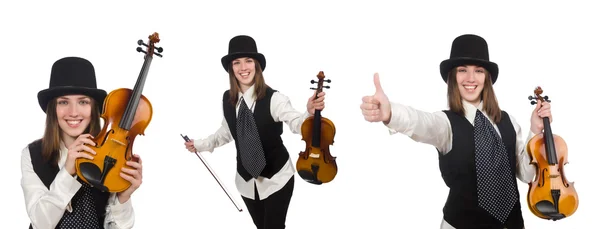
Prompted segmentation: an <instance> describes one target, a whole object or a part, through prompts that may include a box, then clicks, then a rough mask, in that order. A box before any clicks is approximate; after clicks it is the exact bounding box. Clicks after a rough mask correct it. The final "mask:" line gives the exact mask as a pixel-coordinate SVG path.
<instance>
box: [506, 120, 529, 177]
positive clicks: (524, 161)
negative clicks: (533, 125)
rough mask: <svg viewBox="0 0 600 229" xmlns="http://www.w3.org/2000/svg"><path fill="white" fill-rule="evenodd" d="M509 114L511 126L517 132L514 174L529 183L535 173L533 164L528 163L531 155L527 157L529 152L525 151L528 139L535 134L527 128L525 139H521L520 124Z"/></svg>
mask: <svg viewBox="0 0 600 229" xmlns="http://www.w3.org/2000/svg"><path fill="white" fill-rule="evenodd" d="M509 116H510V119H511V120H510V121H511V122H512V123H513V126H514V128H515V132H516V133H517V139H516V147H517V148H516V149H515V153H516V159H517V161H516V164H517V171H516V175H517V178H519V180H521V181H522V182H524V183H530V182H531V181H532V180H533V177H534V175H535V166H534V165H532V164H530V163H531V157H529V154H528V153H527V143H528V142H529V140H531V138H533V137H534V136H535V134H534V133H533V132H531V130H529V135H528V136H527V140H526V141H523V139H522V138H521V136H522V129H521V126H520V125H519V124H518V123H517V122H516V120H515V118H514V117H513V116H512V115H509Z"/></svg>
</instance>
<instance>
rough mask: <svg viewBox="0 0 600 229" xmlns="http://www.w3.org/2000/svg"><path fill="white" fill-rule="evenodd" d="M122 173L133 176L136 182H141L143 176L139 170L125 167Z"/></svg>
mask: <svg viewBox="0 0 600 229" xmlns="http://www.w3.org/2000/svg"><path fill="white" fill-rule="evenodd" d="M121 172H123V173H125V174H126V175H129V176H132V177H133V178H135V179H136V180H139V179H140V178H141V177H142V174H140V173H139V170H135V169H128V168H125V167H123V168H121Z"/></svg>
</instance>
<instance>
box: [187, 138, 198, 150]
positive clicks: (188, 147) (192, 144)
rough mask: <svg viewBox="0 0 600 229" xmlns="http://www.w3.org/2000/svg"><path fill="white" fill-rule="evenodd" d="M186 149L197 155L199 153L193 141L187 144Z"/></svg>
mask: <svg viewBox="0 0 600 229" xmlns="http://www.w3.org/2000/svg"><path fill="white" fill-rule="evenodd" d="M185 148H186V149H187V150H188V151H190V152H192V153H195V152H196V151H198V150H196V147H195V146H194V140H193V139H190V141H189V142H185Z"/></svg>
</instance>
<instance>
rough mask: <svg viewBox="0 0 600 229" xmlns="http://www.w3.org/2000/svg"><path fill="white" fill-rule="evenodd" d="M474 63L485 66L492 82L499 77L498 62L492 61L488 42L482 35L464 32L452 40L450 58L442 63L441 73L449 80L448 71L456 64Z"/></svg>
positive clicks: (446, 80)
mask: <svg viewBox="0 0 600 229" xmlns="http://www.w3.org/2000/svg"><path fill="white" fill-rule="evenodd" d="M466 64H474V65H478V66H481V67H483V68H485V69H486V70H487V71H488V72H489V73H490V76H491V78H492V84H494V83H495V82H496V79H498V64H496V63H494V62H491V61H490V57H489V52H488V45H487V42H486V41H485V40H484V39H483V38H482V37H480V36H477V35H473V34H464V35H461V36H458V37H457V38H456V39H454V41H453V42H452V50H451V51H450V58H449V59H447V60H444V61H442V62H441V63H440V74H442V79H444V82H446V83H447V82H448V72H450V70H451V69H452V68H454V67H456V66H461V65H466Z"/></svg>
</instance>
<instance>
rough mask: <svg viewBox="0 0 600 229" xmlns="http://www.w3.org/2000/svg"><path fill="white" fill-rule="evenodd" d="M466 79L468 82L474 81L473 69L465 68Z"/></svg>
mask: <svg viewBox="0 0 600 229" xmlns="http://www.w3.org/2000/svg"><path fill="white" fill-rule="evenodd" d="M467 80H468V81H469V82H472V81H475V71H474V70H467Z"/></svg>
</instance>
